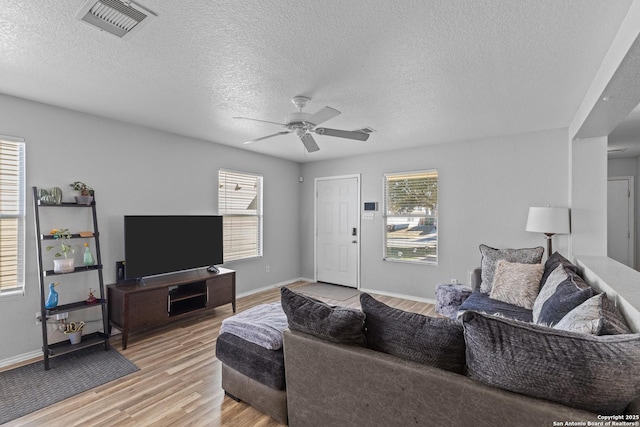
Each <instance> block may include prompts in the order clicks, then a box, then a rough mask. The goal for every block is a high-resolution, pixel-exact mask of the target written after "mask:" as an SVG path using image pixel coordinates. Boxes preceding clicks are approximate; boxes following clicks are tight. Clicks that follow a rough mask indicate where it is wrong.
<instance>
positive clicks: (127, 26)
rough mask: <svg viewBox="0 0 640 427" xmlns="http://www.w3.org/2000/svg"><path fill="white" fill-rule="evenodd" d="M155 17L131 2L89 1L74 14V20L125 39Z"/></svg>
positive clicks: (114, 0) (113, 0) (116, 0)
mask: <svg viewBox="0 0 640 427" xmlns="http://www.w3.org/2000/svg"><path fill="white" fill-rule="evenodd" d="M155 16H156V15H155V14H154V13H153V12H150V11H148V10H146V9H145V8H143V7H142V6H139V5H137V4H135V3H134V2H131V1H124V2H122V1H118V0H98V1H96V0H89V1H87V3H86V4H85V5H84V6H82V9H80V11H79V12H78V13H77V14H76V19H79V20H80V21H83V22H85V23H87V24H89V25H91V26H94V27H98V29H100V30H101V31H106V32H108V33H111V34H113V35H115V36H118V37H120V38H123V39H126V38H128V36H129V35H130V34H131V33H133V32H135V31H138V30H139V29H140V28H142V27H143V26H144V25H146V24H147V22H149V20H151V19H152V18H153V17H155Z"/></svg>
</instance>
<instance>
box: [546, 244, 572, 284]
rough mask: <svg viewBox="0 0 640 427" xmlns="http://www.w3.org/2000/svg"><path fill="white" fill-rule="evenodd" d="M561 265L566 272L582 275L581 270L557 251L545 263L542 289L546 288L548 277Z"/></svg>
mask: <svg viewBox="0 0 640 427" xmlns="http://www.w3.org/2000/svg"><path fill="white" fill-rule="evenodd" d="M559 265H562V266H563V267H564V270H565V271H567V272H574V273H576V274H578V275H580V269H579V268H578V267H577V266H575V265H574V264H573V263H571V261H569V260H568V259H566V258H565V257H563V256H562V255H560V253H559V252H557V251H556V252H554V253H553V254H552V255H551V256H550V257H549V258H547V261H546V262H545V263H544V272H543V273H542V279H540V288H542V287H543V286H544V284H545V283H546V281H547V277H549V275H550V274H551V273H552V272H553V270H555V269H556V268H557V267H558V266H559Z"/></svg>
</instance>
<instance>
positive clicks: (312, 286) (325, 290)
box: [295, 283, 360, 301]
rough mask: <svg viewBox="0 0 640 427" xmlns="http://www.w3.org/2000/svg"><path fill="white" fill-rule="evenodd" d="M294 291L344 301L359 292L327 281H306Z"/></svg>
mask: <svg viewBox="0 0 640 427" xmlns="http://www.w3.org/2000/svg"><path fill="white" fill-rule="evenodd" d="M295 291H296V292H300V293H301V294H305V295H309V296H310V297H322V298H328V299H332V300H336V301H345V300H348V299H349V298H353V297H355V296H356V295H359V294H360V291H358V290H357V289H355V288H349V287H347V286H340V285H330V284H328V283H307V284H306V285H302V286H300V287H299V288H296V289H295Z"/></svg>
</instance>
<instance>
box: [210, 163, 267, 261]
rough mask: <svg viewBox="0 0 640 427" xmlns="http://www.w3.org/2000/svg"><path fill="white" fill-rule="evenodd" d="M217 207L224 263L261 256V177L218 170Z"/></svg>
mask: <svg viewBox="0 0 640 427" xmlns="http://www.w3.org/2000/svg"><path fill="white" fill-rule="evenodd" d="M218 210H219V213H220V215H222V216H223V217H224V218H223V228H224V260H225V262H227V261H233V260H238V259H244V258H252V257H258V256H262V176H261V175H256V174H252V173H246V172H236V171H229V170H224V169H221V170H220V171H219V173H218Z"/></svg>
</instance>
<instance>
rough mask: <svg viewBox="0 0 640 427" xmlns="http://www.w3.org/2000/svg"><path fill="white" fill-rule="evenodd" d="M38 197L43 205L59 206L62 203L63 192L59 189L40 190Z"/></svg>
mask: <svg viewBox="0 0 640 427" xmlns="http://www.w3.org/2000/svg"><path fill="white" fill-rule="evenodd" d="M38 197H39V198H40V203H42V204H43V205H59V204H61V203H62V190H61V189H60V188H59V187H52V188H50V189H46V188H40V189H38Z"/></svg>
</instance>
